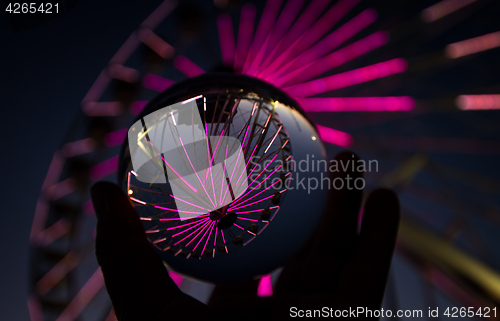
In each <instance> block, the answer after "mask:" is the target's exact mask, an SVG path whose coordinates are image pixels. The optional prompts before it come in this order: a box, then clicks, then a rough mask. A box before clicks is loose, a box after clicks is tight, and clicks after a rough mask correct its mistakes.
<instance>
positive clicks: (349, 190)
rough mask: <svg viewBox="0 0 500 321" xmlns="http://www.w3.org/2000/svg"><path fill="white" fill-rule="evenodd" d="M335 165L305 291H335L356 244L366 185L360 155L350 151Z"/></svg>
mask: <svg viewBox="0 0 500 321" xmlns="http://www.w3.org/2000/svg"><path fill="white" fill-rule="evenodd" d="M332 164H338V171H333V172H332V173H331V174H332V175H331V179H332V184H330V187H331V193H330V197H329V200H328V205H327V211H326V212H325V214H324V215H323V218H322V221H321V223H320V225H319V228H318V230H317V232H316V235H315V238H314V241H313V244H312V248H311V251H310V253H309V257H308V259H307V260H306V263H305V269H306V271H305V273H304V274H303V277H302V287H303V290H305V291H306V292H335V291H336V288H337V286H338V282H339V277H340V275H341V271H342V270H343V268H344V265H345V263H346V262H347V260H348V259H349V258H350V256H351V255H352V253H353V250H354V247H355V244H356V239H357V227H358V215H359V211H360V207H361V200H362V197H363V190H362V189H361V188H362V187H363V186H364V183H363V184H361V183H359V179H362V178H363V171H362V170H363V168H362V167H360V158H359V157H358V156H357V155H356V154H354V153H351V152H343V153H341V154H339V155H338V156H337V157H335V159H334V163H332ZM355 182H356V184H355Z"/></svg>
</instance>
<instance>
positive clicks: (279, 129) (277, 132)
mask: <svg viewBox="0 0 500 321" xmlns="http://www.w3.org/2000/svg"><path fill="white" fill-rule="evenodd" d="M281 128H283V125H281V126H280V128H278V130H277V131H276V134H275V135H274V137H273V139H272V140H271V142H270V143H269V145H268V146H267V148H266V150H265V151H264V154H265V153H267V151H268V150H269V148H270V147H271V145H272V144H273V143H274V140H275V139H276V137H277V136H278V134H279V133H280V131H281Z"/></svg>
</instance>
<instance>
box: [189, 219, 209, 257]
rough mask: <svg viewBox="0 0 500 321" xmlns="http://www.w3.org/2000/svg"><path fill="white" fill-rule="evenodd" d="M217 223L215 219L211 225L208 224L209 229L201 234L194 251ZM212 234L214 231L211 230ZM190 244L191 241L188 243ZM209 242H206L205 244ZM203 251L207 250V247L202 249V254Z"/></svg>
mask: <svg viewBox="0 0 500 321" xmlns="http://www.w3.org/2000/svg"><path fill="white" fill-rule="evenodd" d="M214 225H215V221H213V222H212V223H210V225H209V226H208V228H207V230H206V231H205V233H203V235H202V236H201V238H200V240H199V241H198V243H196V245H195V246H194V247H193V251H194V250H196V248H197V247H198V245H200V243H201V241H203V239H204V238H205V235H207V233H208V231H212V229H213V227H214ZM210 234H212V232H210ZM209 237H210V236H209ZM207 242H208V238H207ZM188 244H189V243H188ZM206 244H207V243H206V242H205V245H206ZM203 251H205V247H204V248H203V250H202V251H201V254H202V255H203Z"/></svg>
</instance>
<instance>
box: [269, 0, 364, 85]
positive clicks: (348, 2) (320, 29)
mask: <svg viewBox="0 0 500 321" xmlns="http://www.w3.org/2000/svg"><path fill="white" fill-rule="evenodd" d="M358 2H359V0H341V1H339V2H337V3H336V4H335V5H334V6H332V7H331V8H330V10H328V12H327V13H325V14H324V15H323V16H322V17H321V18H320V19H319V20H318V21H317V22H315V23H314V25H313V26H311V27H310V28H309V29H308V30H307V31H305V32H304V33H303V34H304V36H303V37H301V38H300V42H299V43H298V44H297V45H296V47H295V49H294V50H293V53H292V56H297V55H299V54H301V53H302V52H303V51H305V50H307V49H309V48H310V47H311V46H312V45H313V44H314V43H316V42H317V41H318V40H320V39H321V38H322V37H323V36H324V35H325V34H326V33H327V32H328V31H329V30H330V29H331V28H332V27H333V25H335V24H336V23H337V22H339V21H340V19H342V18H343V17H344V16H345V15H346V14H347V12H349V11H350V10H351V9H352V8H353V7H354V6H355V5H356V4H357V3H358ZM341 28H342V27H341ZM262 70H263V71H264V72H265V69H262ZM267 75H269V74H267Z"/></svg>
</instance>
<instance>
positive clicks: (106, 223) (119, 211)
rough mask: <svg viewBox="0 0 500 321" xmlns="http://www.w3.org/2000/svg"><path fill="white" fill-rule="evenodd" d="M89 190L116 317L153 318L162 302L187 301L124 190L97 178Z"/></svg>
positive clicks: (161, 308) (99, 257) (162, 308)
mask: <svg viewBox="0 0 500 321" xmlns="http://www.w3.org/2000/svg"><path fill="white" fill-rule="evenodd" d="M90 194H91V197H92V203H93V205H94V209H95V212H96V216H97V228H96V233H97V234H96V256H97V261H98V263H99V265H100V266H101V270H102V273H103V275H104V280H105V284H106V288H107V290H108V294H109V296H110V298H111V301H112V303H113V307H114V309H115V313H116V315H117V317H118V320H120V321H122V320H153V319H154V318H156V317H158V315H160V313H164V312H165V307H166V306H178V305H179V304H180V305H182V304H187V303H186V302H185V300H186V299H185V298H184V295H182V294H181V292H180V290H179V289H178V288H177V286H176V285H175V283H174V282H173V281H172V280H171V279H170V277H169V276H168V273H167V270H166V269H165V267H164V265H163V263H162V261H161V260H160V258H159V257H158V255H157V254H156V253H155V250H154V249H153V247H152V246H151V244H150V243H149V241H148V240H147V239H146V237H145V233H144V229H143V227H142V224H141V222H140V220H139V217H138V215H137V213H136V211H135V209H134V207H133V206H132V204H131V203H130V201H129V199H128V197H127V196H126V195H125V193H123V192H122V191H121V189H120V188H119V187H118V186H117V185H115V184H112V183H109V182H99V183H96V184H94V186H92V188H91V191H90ZM192 300H193V301H196V300H194V299H192ZM196 302H197V301H196ZM198 303H199V302H198ZM193 304H196V303H193ZM199 304H200V305H201V303H199ZM205 308H206V307H205ZM191 311H192V310H191Z"/></svg>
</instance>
